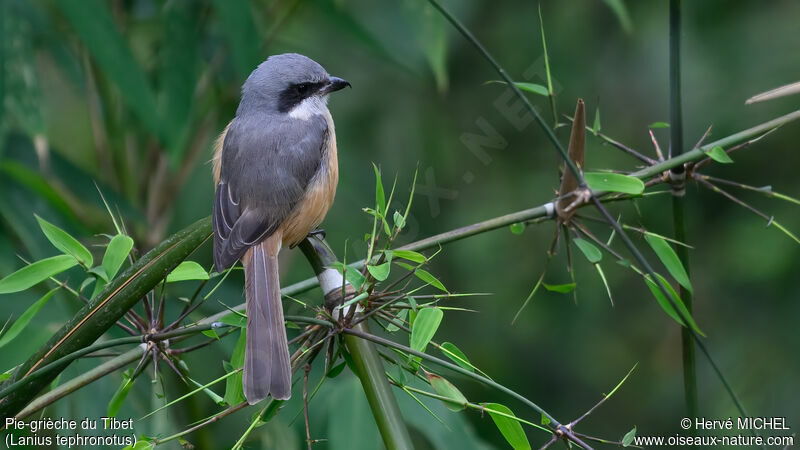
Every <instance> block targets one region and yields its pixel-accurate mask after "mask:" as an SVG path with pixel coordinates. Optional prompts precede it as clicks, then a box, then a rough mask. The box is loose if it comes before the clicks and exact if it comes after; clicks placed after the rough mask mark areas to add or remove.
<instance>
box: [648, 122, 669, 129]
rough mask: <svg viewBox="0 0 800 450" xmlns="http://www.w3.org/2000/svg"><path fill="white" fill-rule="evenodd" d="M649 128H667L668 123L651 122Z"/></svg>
mask: <svg viewBox="0 0 800 450" xmlns="http://www.w3.org/2000/svg"><path fill="white" fill-rule="evenodd" d="M649 128H669V124H668V123H667V122H653V123H651V124H650V126H649Z"/></svg>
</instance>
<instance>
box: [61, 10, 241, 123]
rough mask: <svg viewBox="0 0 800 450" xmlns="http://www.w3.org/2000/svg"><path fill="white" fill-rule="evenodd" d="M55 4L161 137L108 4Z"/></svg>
mask: <svg viewBox="0 0 800 450" xmlns="http://www.w3.org/2000/svg"><path fill="white" fill-rule="evenodd" d="M231 3H237V2H231ZM56 5H57V6H58V8H59V9H60V10H61V12H62V13H63V14H64V16H66V18H67V20H68V21H69V22H70V24H71V25H72V27H73V28H74V29H75V31H76V32H77V33H78V36H80V38H81V40H82V41H83V43H84V44H85V45H86V47H87V48H88V49H89V53H90V54H91V55H92V58H93V59H94V60H95V61H96V62H97V65H98V66H99V67H100V69H101V70H102V71H103V72H104V74H105V75H106V77H108V79H109V80H111V81H112V82H113V83H114V84H115V85H116V87H117V88H118V89H119V92H120V94H121V95H122V98H123V99H125V102H126V103H127V104H128V106H129V107H130V108H131V109H132V110H133V112H134V113H135V114H136V115H137V117H138V119H139V120H140V121H141V122H142V123H143V124H144V125H145V126H146V127H147V129H148V130H149V131H150V132H151V133H153V134H154V135H156V136H158V137H159V138H163V137H164V133H163V132H164V130H165V127H164V126H163V124H164V122H163V121H162V120H161V119H160V117H159V115H158V114H156V113H155V112H156V111H157V108H156V106H157V104H156V99H155V95H154V94H153V91H152V89H151V87H150V85H149V83H148V81H147V77H146V76H145V73H144V70H142V67H141V66H140V65H139V63H138V62H137V61H136V59H135V58H134V56H133V52H131V49H130V47H129V46H128V43H127V42H125V39H124V37H123V35H122V33H120V31H119V29H118V28H117V25H116V24H115V23H114V19H113V18H112V15H111V11H110V10H109V6H108V5H109V4H108V3H107V2H103V1H98V0H59V1H57V2H56Z"/></svg>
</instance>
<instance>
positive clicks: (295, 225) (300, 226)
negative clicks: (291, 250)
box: [281, 108, 339, 246]
mask: <svg viewBox="0 0 800 450" xmlns="http://www.w3.org/2000/svg"><path fill="white" fill-rule="evenodd" d="M323 116H324V117H325V120H326V122H327V124H328V129H327V133H328V138H327V139H326V140H325V143H324V145H323V146H324V148H323V149H322V160H321V161H320V165H319V168H318V169H317V172H316V173H315V174H314V176H313V177H312V178H311V181H310V182H309V183H308V186H307V187H306V191H305V194H304V195H303V199H302V200H301V201H300V202H298V204H297V206H296V207H295V208H294V209H293V211H292V213H291V214H290V215H289V217H288V218H287V219H286V220H285V221H284V222H283V224H282V225H281V229H282V231H283V244H284V245H290V246H291V245H297V244H299V243H300V241H302V240H303V239H305V237H306V236H307V235H308V233H309V232H310V231H312V230H314V229H315V228H316V227H317V226H319V224H320V223H322V220H323V219H324V218H325V215H326V214H327V213H328V210H329V209H330V207H331V205H332V204H333V200H334V197H335V196H336V186H337V184H338V183H339V160H338V156H337V148H336V131H335V129H334V125H333V119H332V118H331V114H330V112H328V111H327V108H326V109H325V111H324V113H323Z"/></svg>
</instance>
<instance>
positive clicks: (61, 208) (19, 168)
mask: <svg viewBox="0 0 800 450" xmlns="http://www.w3.org/2000/svg"><path fill="white" fill-rule="evenodd" d="M0 172H3V173H4V174H6V175H8V177H10V178H11V179H14V180H16V181H17V182H18V183H19V184H21V185H23V186H25V187H27V188H28V189H30V190H31V191H33V192H34V193H35V194H36V195H37V196H38V197H39V198H42V199H44V200H46V201H48V202H49V203H50V204H51V205H52V206H53V207H54V208H55V209H56V210H57V211H58V212H59V213H60V214H61V216H62V217H66V218H68V219H70V220H71V221H72V222H73V223H78V222H79V219H78V217H77V215H75V212H74V211H73V210H72V207H70V205H69V203H67V201H66V200H65V199H64V192H62V191H63V188H62V190H56V189H54V188H53V187H52V186H51V185H50V182H49V181H48V180H47V179H46V178H45V177H43V176H42V174H40V173H39V172H36V171H34V170H31V169H30V168H28V167H27V166H25V165H24V164H21V163H19V162H17V161H14V160H10V159H4V160H3V161H2V164H0Z"/></svg>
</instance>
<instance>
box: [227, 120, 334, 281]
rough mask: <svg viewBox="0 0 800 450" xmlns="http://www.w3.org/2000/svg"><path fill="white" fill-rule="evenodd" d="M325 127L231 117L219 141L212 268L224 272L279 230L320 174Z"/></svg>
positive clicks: (313, 122)
mask: <svg viewBox="0 0 800 450" xmlns="http://www.w3.org/2000/svg"><path fill="white" fill-rule="evenodd" d="M328 136H329V133H328V123H327V121H326V120H325V118H324V117H322V116H312V117H310V118H309V119H308V120H299V119H290V118H270V117H245V118H242V117H237V118H236V119H234V121H233V123H231V125H230V128H229V129H228V132H227V134H226V136H225V141H224V144H223V150H222V170H221V171H220V178H219V182H218V183H217V190H216V198H215V200H214V214H213V216H212V222H213V227H214V266H215V267H216V269H217V270H218V271H219V270H223V269H226V268H228V267H230V266H231V265H232V264H233V263H234V262H236V260H237V259H239V258H241V257H242V255H244V253H245V252H246V251H247V249H249V248H250V247H251V246H253V245H255V244H256V243H258V242H260V241H262V240H263V239H264V238H266V237H268V236H269V235H271V234H272V233H274V232H275V230H276V229H277V228H278V226H280V224H281V223H282V222H283V221H284V220H285V219H286V218H287V217H288V216H289V214H290V213H291V212H292V210H293V209H294V208H295V206H297V204H298V203H299V202H300V200H301V199H302V198H303V195H304V194H305V191H306V187H307V186H308V184H309V182H311V180H312V178H313V177H314V175H315V174H316V173H317V172H318V171H319V170H325V164H323V161H324V159H323V156H324V152H325V151H327V148H328V145H327V140H328Z"/></svg>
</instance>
